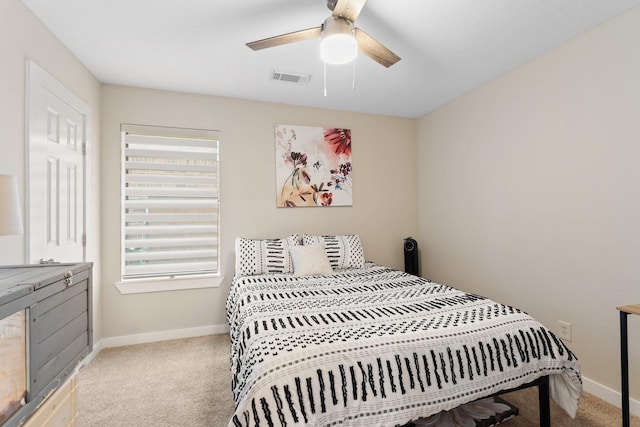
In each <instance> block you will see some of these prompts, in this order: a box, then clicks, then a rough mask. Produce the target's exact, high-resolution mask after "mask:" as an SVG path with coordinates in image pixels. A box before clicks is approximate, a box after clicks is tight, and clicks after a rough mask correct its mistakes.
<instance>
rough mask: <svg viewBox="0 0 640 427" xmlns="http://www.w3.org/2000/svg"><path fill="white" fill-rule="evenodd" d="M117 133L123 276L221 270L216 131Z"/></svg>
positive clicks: (136, 128)
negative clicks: (119, 157) (120, 181)
mask: <svg viewBox="0 0 640 427" xmlns="http://www.w3.org/2000/svg"><path fill="white" fill-rule="evenodd" d="M121 131H122V132H121V134H122V164H123V167H122V216H123V219H122V224H123V230H122V248H123V250H122V278H123V279H132V278H145V277H167V276H168V277H173V276H180V275H193V274H206V273H216V272H218V231H219V230H218V225H219V200H218V189H219V173H218V170H219V167H218V164H219V156H218V145H219V132H218V131H210V130H199V129H181V128H167V127H158V126H142V125H124V124H123V125H122V128H121Z"/></svg>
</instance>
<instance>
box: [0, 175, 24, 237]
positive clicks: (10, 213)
mask: <svg viewBox="0 0 640 427" xmlns="http://www.w3.org/2000/svg"><path fill="white" fill-rule="evenodd" d="M22 231H23V229H22V215H21V214H20V199H19V198H18V182H17V181H16V179H15V178H14V177H12V176H10V175H2V174H0V235H8V234H22Z"/></svg>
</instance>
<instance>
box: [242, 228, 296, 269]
mask: <svg viewBox="0 0 640 427" xmlns="http://www.w3.org/2000/svg"><path fill="white" fill-rule="evenodd" d="M297 244H298V236H297V235H296V234H294V235H291V236H289V237H287V238H286V239H246V238H244V237H238V238H236V242H235V246H236V276H254V275H257V274H276V273H292V272H293V263H292V262H291V255H290V254H289V247H291V246H295V245H297Z"/></svg>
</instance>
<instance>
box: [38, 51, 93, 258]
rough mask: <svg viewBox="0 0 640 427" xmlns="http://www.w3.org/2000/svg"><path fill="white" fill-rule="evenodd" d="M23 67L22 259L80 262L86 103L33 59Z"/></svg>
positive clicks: (82, 227)
mask: <svg viewBox="0 0 640 427" xmlns="http://www.w3.org/2000/svg"><path fill="white" fill-rule="evenodd" d="M28 68H29V84H28V91H29V94H28V100H29V103H28V126H27V127H28V150H27V151H28V158H29V161H28V180H27V184H28V209H27V210H28V227H27V229H28V234H29V239H28V248H27V252H28V253H27V259H28V260H29V262H30V263H37V262H39V261H40V260H54V261H58V262H78V261H84V260H85V250H84V244H83V238H82V236H83V235H84V233H85V219H84V202H85V183H84V177H85V171H84V168H85V156H84V147H85V144H86V141H85V138H86V133H87V132H86V126H87V114H88V111H87V106H86V104H84V103H83V102H82V101H79V98H77V96H75V95H74V94H73V93H72V92H70V91H69V90H68V89H66V88H65V87H64V86H62V85H61V84H60V83H59V82H58V81H57V80H55V79H54V78H53V77H52V76H50V75H49V74H47V73H46V72H45V71H44V70H42V69H41V68H40V67H38V66H37V65H36V64H35V63H33V62H31V61H29V64H28Z"/></svg>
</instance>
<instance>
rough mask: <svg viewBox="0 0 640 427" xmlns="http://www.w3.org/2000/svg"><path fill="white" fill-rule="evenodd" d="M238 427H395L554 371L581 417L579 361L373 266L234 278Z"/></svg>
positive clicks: (469, 301)
mask: <svg viewBox="0 0 640 427" xmlns="http://www.w3.org/2000/svg"><path fill="white" fill-rule="evenodd" d="M227 315H228V321H229V325H230V334H231V359H232V371H233V372H232V373H233V384H232V387H233V393H234V398H235V401H236V405H237V409H236V412H235V415H234V417H233V418H232V420H230V422H229V425H230V426H302V425H312V426H334V425H344V426H363V425H366V426H396V425H403V424H405V423H407V422H409V421H411V420H416V419H418V418H420V417H426V416H429V415H431V414H435V413H438V412H439V411H442V410H448V409H452V408H454V407H456V406H459V405H461V404H463V403H466V402H469V401H472V400H475V399H478V398H481V397H483V396H487V395H491V394H494V393H496V392H499V391H501V390H505V389H510V388H514V387H517V386H520V385H523V384H526V383H529V382H531V381H533V380H534V379H536V378H538V377H540V376H544V375H549V376H550V384H551V387H550V389H551V397H552V398H553V399H554V400H555V401H556V402H558V403H559V404H560V405H561V406H562V407H563V408H564V409H565V410H566V411H567V412H568V413H569V414H570V415H571V416H574V415H575V412H576V410H577V406H578V399H579V397H580V395H581V394H582V382H581V378H580V372H579V371H580V368H579V364H578V361H577V359H576V357H575V355H573V353H571V351H570V350H569V349H568V348H567V347H566V346H565V344H564V343H563V342H562V341H561V340H559V339H558V338H556V337H555V336H554V335H553V334H552V333H551V332H550V331H549V330H548V329H546V328H545V327H544V326H543V325H541V324H540V323H539V322H537V321H535V320H534V319H533V318H531V317H530V316H528V315H527V314H526V313H523V312H522V311H520V310H518V309H515V308H512V307H509V306H505V305H502V304H499V303H496V302H494V301H492V300H489V299H487V298H484V297H481V296H478V295H473V294H468V293H464V292H462V291H459V290H456V289H454V288H451V287H448V286H444V285H440V284H436V283H430V282H428V281H426V280H424V279H421V278H417V277H415V276H411V275H408V274H406V273H403V272H400V271H396V270H392V269H389V268H386V267H382V266H378V265H375V264H371V263H367V264H366V265H365V268H363V269H359V270H348V271H343V272H340V273H336V274H335V275H332V276H309V277H296V276H293V275H282V274H280V275H262V276H247V277H236V278H234V280H233V284H232V287H231V290H230V293H229V298H228V300H227Z"/></svg>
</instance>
